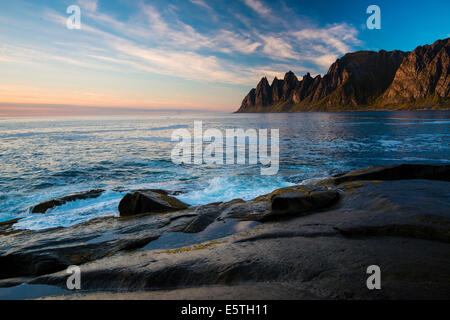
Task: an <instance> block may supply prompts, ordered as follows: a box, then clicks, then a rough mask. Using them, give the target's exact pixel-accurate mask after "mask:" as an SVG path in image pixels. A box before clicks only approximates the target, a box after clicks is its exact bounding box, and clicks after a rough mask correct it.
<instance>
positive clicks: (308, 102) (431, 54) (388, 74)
mask: <svg viewBox="0 0 450 320" xmlns="http://www.w3.org/2000/svg"><path fill="white" fill-rule="evenodd" d="M449 61H450V38H447V39H442V40H438V41H436V42H435V43H433V44H432V45H424V46H420V47H417V48H416V49H415V50H414V51H412V52H403V51H400V50H394V51H385V50H380V51H378V52H375V51H357V52H353V53H347V54H345V55H344V56H342V57H341V58H339V59H337V60H336V61H335V62H334V63H333V64H332V65H331V66H330V68H329V70H328V72H327V74H326V75H324V76H323V77H322V76H321V75H317V76H316V77H314V78H312V77H311V74H310V73H307V74H306V75H304V76H303V78H302V79H301V80H299V79H298V78H297V76H296V75H295V74H294V73H293V72H292V71H289V72H287V73H286V74H285V76H284V79H283V80H279V79H278V78H276V77H275V79H274V80H273V82H272V85H270V86H269V83H268V81H267V78H265V80H264V79H262V80H261V82H260V83H259V84H258V87H257V89H256V91H251V92H250V93H249V95H247V97H246V98H245V99H244V101H243V103H242V105H241V108H240V109H239V111H238V112H286V111H308V110H364V109H367V108H369V109H374V108H375V109H376V108H385V107H386V106H388V107H389V108H394V109H395V108H431V107H439V108H449V107H450V101H449V100H450V99H449V87H450V77H449V69H450V68H449V64H450V62H449ZM253 95H254V96H255V99H253V100H252V99H249V97H250V98H251V97H252V96H253Z"/></svg>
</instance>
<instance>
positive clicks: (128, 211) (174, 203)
mask: <svg viewBox="0 0 450 320" xmlns="http://www.w3.org/2000/svg"><path fill="white" fill-rule="evenodd" d="M187 207H188V205H187V204H185V203H183V202H181V201H180V200H178V199H177V198H174V197H171V196H169V194H168V193H167V192H166V191H164V190H141V191H135V192H133V193H128V194H127V195H126V196H125V197H124V198H123V199H122V201H120V203H119V213H120V216H121V217H127V216H135V215H139V214H144V213H164V212H171V211H177V210H182V209H187Z"/></svg>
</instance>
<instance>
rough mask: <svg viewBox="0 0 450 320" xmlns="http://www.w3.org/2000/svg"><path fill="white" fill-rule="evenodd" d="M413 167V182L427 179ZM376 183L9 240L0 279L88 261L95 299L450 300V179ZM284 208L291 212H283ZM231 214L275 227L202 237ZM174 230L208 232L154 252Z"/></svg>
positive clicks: (39, 280)
mask: <svg viewBox="0 0 450 320" xmlns="http://www.w3.org/2000/svg"><path fill="white" fill-rule="evenodd" d="M390 169H392V167H387V168H378V169H376V171H379V172H383V170H390ZM372 170H374V169H369V170H361V171H359V173H352V174H344V175H340V176H339V177H344V176H347V177H348V176H352V175H357V174H365V173H368V172H371V171H372ZM439 170H442V168H441V169H439ZM419 171H420V170H419ZM388 172H389V171H388ZM411 172H412V173H410V175H409V176H411V175H412V174H413V176H414V177H417V176H418V174H417V172H416V173H415V171H414V170H412V171H411ZM421 172H423V171H421ZM439 172H440V173H441V174H442V171H439ZM405 176H408V175H402V177H405ZM426 176H428V177H433V176H434V174H431V175H430V174H427V175H426ZM422 177H423V175H422ZM336 178H338V177H335V178H333V179H332V181H334V179H336ZM372 178H373V177H372V176H371V177H370V179H368V180H367V181H364V182H363V183H359V182H358V183H357V186H356V185H353V186H352V187H349V186H348V184H354V182H352V181H346V182H345V184H339V186H338V188H337V189H338V190H339V191H337V190H335V189H330V188H334V183H331V182H330V181H328V182H327V183H326V186H317V185H315V186H293V187H289V188H283V189H280V190H275V191H274V192H272V193H270V194H267V195H263V196H260V197H258V198H256V199H254V200H251V201H243V200H239V199H237V200H233V201H230V202H227V203H213V204H208V205H204V206H199V207H196V208H188V209H184V210H180V211H175V212H169V213H166V214H163V215H139V216H130V217H121V218H113V217H110V218H99V219H95V220H92V221H89V222H86V223H83V224H79V225H77V226H73V227H70V228H59V229H54V230H45V231H38V232H34V231H20V232H18V233H12V234H5V235H2V236H1V240H2V241H0V278H5V280H4V281H0V286H1V284H2V283H3V284H5V285H10V284H12V283H18V282H20V281H28V283H33V284H46V285H57V286H61V287H65V285H66V281H67V273H66V272H65V268H66V267H67V266H68V265H71V264H76V265H80V266H81V269H82V274H83V280H82V281H83V289H84V290H89V291H91V290H92V291H91V292H94V293H95V292H98V291H108V290H110V291H116V292H117V291H120V292H123V291H132V292H138V291H141V290H142V291H145V292H149V291H148V290H153V291H155V290H169V291H171V290H177V289H180V288H192V289H195V288H198V289H199V291H202V290H201V288H205V286H216V287H217V286H223V287H227V288H233V289H234V288H236V290H230V293H229V295H228V296H227V298H228V299H234V298H237V297H242V296H244V297H245V296H248V295H246V294H247V293H248V292H255V288H257V287H258V286H260V285H262V284H267V283H269V284H271V286H273V287H272V289H273V290H274V291H273V292H271V294H272V295H273V296H277V297H280V298H289V299H294V298H296V299H300V298H308V297H314V298H323V299H349V298H351V299H430V298H435V299H446V298H447V297H448V293H449V292H450V282H449V281H448V279H450V255H449V254H448V252H449V251H448V244H449V242H450V233H449V230H450V228H449V226H450V211H449V210H448V203H449V202H450V195H449V194H448V191H447V190H448V188H449V182H447V181H438V180H420V179H414V180H403V179H402V180H389V181H388V180H385V181H372V180H371V179H372ZM358 179H359V178H358ZM377 180H378V179H377ZM355 183H356V182H355ZM344 185H345V186H347V187H343V186H344ZM152 192H154V193H156V194H160V195H162V196H164V195H166V196H167V194H165V193H164V192H159V193H158V192H155V191H152ZM338 192H339V193H338ZM336 198H338V199H336ZM336 201H339V202H336ZM277 210H278V212H279V216H277V215H274V212H277ZM305 213H311V214H305ZM312 213H314V214H312ZM278 217H284V218H283V219H275V218H278ZM231 218H232V219H239V220H258V221H262V222H264V223H262V224H258V225H257V226H255V227H253V228H246V229H240V228H236V229H235V230H233V232H231V233H227V234H226V235H227V236H226V237H222V236H220V237H217V238H208V239H205V237H204V234H203V233H202V232H204V231H205V229H206V228H207V227H208V226H211V227H212V228H209V229H208V230H206V231H207V232H210V233H211V232H215V231H216V229H214V227H217V226H218V225H220V224H221V223H223V222H222V221H220V220H228V219H231ZM228 221H229V220H228ZM7 228H8V227H7ZM211 229H212V230H211ZM165 232H169V233H170V234H174V232H185V233H198V234H197V235H195V237H196V238H195V239H199V240H196V241H185V242H183V239H185V240H186V239H187V240H192V236H193V235H191V234H180V237H178V234H176V236H177V237H176V238H175V239H176V240H177V241H180V243H175V244H174V245H171V246H170V247H164V249H157V248H158V246H156V247H153V248H156V249H157V250H147V249H145V246H146V243H149V242H151V241H153V240H154V239H157V238H159V237H160V236H161V235H162V234H163V233H165ZM159 239H160V240H162V239H163V238H159ZM206 240H208V241H209V242H203V241H206ZM200 242H201V243H200ZM138 248H141V249H140V250H136V249H138ZM147 248H148V247H147ZM87 262H89V263H87ZM373 264H376V265H379V266H380V268H381V270H382V288H383V290H372V291H371V290H367V286H366V280H367V276H368V275H367V273H366V270H367V267H368V266H370V265H373ZM22 277H23V278H22ZM25 277H28V279H27V278H25ZM8 279H9V280H8ZM20 279H24V280H20ZM299 288H301V290H299ZM252 290H253V291H252ZM155 292H158V291H155ZM204 293H205V295H203V296H202V297H203V298H208V299H211V295H209V296H208V290H204ZM119 295H120V293H119ZM267 297H268V296H266V295H265V294H264V293H263V294H262V296H260V298H267Z"/></svg>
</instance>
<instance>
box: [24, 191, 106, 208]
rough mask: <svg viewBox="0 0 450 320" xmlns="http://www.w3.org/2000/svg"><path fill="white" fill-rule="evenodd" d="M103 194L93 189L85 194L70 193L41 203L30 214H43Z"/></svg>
mask: <svg viewBox="0 0 450 320" xmlns="http://www.w3.org/2000/svg"><path fill="white" fill-rule="evenodd" d="M103 192H105V190H103V189H95V190H90V191H85V192H77V193H72V194H69V195H66V196H63V197H58V198H53V199H51V200H48V201H45V202H41V203H39V204H38V205H36V206H34V207H33V208H32V209H31V212H32V213H45V212H47V210H49V209H52V208H54V207H58V206H62V205H63V204H65V203H67V202H71V201H77V200H85V199H93V198H98V197H99V196H101V194H102V193H103Z"/></svg>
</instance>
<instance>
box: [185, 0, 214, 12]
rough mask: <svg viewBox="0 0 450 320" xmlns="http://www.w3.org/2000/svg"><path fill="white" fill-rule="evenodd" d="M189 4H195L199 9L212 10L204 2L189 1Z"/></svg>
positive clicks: (199, 0)
mask: <svg viewBox="0 0 450 320" xmlns="http://www.w3.org/2000/svg"><path fill="white" fill-rule="evenodd" d="M189 1H190V2H191V3H193V4H196V5H198V6H200V7H203V8H206V9H208V10H212V8H211V7H210V6H209V5H208V4H207V3H206V2H205V1H204V0H189Z"/></svg>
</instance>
